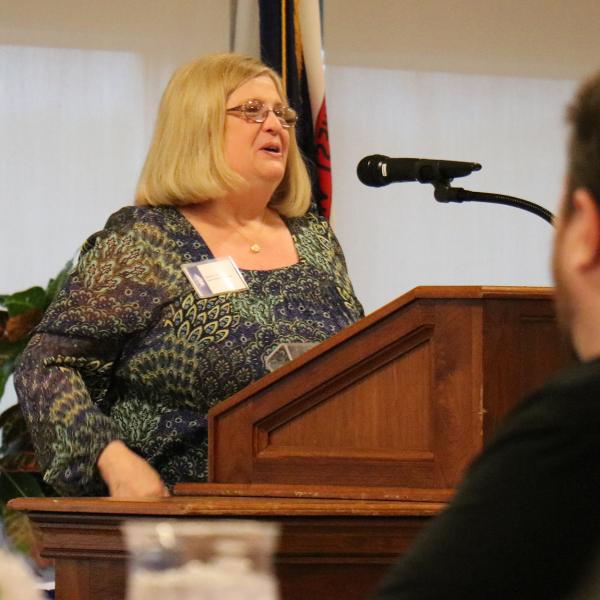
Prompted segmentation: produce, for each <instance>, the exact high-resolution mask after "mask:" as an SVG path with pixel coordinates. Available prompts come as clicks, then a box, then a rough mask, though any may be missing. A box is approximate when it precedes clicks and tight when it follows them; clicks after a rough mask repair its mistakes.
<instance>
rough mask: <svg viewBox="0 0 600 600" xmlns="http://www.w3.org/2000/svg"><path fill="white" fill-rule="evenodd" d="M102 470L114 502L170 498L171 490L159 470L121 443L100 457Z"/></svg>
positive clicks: (114, 443)
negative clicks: (118, 500) (131, 499)
mask: <svg viewBox="0 0 600 600" xmlns="http://www.w3.org/2000/svg"><path fill="white" fill-rule="evenodd" d="M98 469H99V471H100V475H102V479H104V481H105V482H106V485H107V486H108V491H109V492H110V496H111V497H112V498H164V497H167V496H169V490H168V489H167V487H166V486H165V484H164V483H163V482H162V480H161V478H160V476H159V474H158V473H157V472H156V470H155V469H154V468H153V467H151V466H150V465H149V464H148V462H147V461H145V460H144V459H143V458H142V457H141V456H139V455H138V454H136V453H135V452H133V451H131V450H130V449H129V448H128V447H127V446H126V445H125V444H124V443H123V442H122V441H121V440H114V441H112V442H110V444H108V445H107V446H106V448H104V450H103V451H102V452H101V453H100V456H99V457H98Z"/></svg>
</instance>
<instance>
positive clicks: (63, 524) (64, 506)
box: [12, 286, 568, 600]
mask: <svg viewBox="0 0 600 600" xmlns="http://www.w3.org/2000/svg"><path fill="white" fill-rule="evenodd" d="M567 361H568V357H567V354H566V352H565V351H563V350H562V346H561V344H560V342H559V337H558V335H557V332H556V329H555V323H554V311H553V306H552V291H551V290H549V289H544V288H490V287H474V286H473V287H421V288H416V289H414V290H412V291H411V292H409V293H408V294H405V295H404V296H402V297H400V298H398V299H397V300H395V301H394V302H392V303H390V304H388V305H387V306H385V307H383V308H382V309H380V310H378V311H376V312H375V313H373V314H371V315H369V316H368V317H366V318H365V319H363V320H361V321H360V322H359V323H356V324H355V325H353V326H352V327H350V328H348V329H346V330H345V331H343V332H341V333H339V334H338V335H336V336H334V337H333V338H330V339H329V340H327V341H326V342H324V343H323V344H321V345H319V346H318V347H316V348H313V349H312V350H310V351H309V352H307V353H306V354H304V355H302V356H301V357H299V358H298V359H296V360H295V361H293V362H291V363H289V364H287V365H285V366H283V367H282V368H280V369H279V370H277V371H276V372H274V373H271V374H270V375H268V376H266V377H264V378H263V379H261V380H260V381H257V382H255V383H254V384H252V385H250V386H249V387H248V388H246V389H244V390H242V391H241V392H239V393H238V394H236V395H235V396H233V397H231V398H229V399H228V400H226V401H224V402H222V403H220V404H219V405H217V406H216V407H214V408H213V409H212V410H211V411H210V413H209V443H210V482H209V483H207V484H197V483H189V484H180V485H178V486H177V487H176V490H175V493H176V497H174V498H170V499H168V500H163V501H155V502H134V501H131V502H127V501H114V500H110V499H76V500H74V499H66V498H65V499H21V500H16V501H13V502H12V506H13V507H14V508H17V509H19V510H26V511H28V512H29V514H30V515H31V516H32V518H33V520H34V521H35V522H37V523H38V525H39V526H40V528H41V531H42V535H43V543H44V547H45V555H46V556H48V557H50V558H55V559H56V561H57V598H58V599H59V600H66V599H70V598H73V599H75V598H78V599H81V598H96V597H102V598H105V599H109V600H110V599H112V598H122V597H123V593H124V591H123V590H124V587H123V586H124V581H125V558H126V552H125V550H124V548H123V542H122V539H121V536H120V533H119V525H120V523H121V522H122V521H123V520H124V519H131V518H147V517H160V518H182V517H187V518H221V517H228V518H232V517H234V518H241V517H252V518H259V519H263V518H264V519H270V520H277V521H279V522H281V523H282V526H283V531H282V540H281V547H280V552H279V553H278V555H277V557H276V568H277V572H278V575H279V578H280V581H281V585H282V598H283V599H284V600H296V599H298V600H300V599H306V598H317V597H322V598H327V599H328V600H336V599H337V598H340V599H342V598H344V600H353V599H356V600H358V599H359V598H364V597H365V595H366V593H367V592H368V591H369V590H370V589H372V587H373V586H374V585H375V584H376V582H377V581H378V580H379V579H380V577H381V576H382V574H383V573H384V572H385V571H386V570H387V568H388V567H389V566H390V565H391V564H392V563H393V562H394V561H395V560H396V558H397V556H398V555H399V554H401V553H402V552H404V550H405V549H406V548H407V547H408V545H409V544H410V542H411V541H412V540H413V539H414V537H415V536H416V535H417V533H418V531H419V530H420V529H421V527H422V526H423V524H424V523H425V522H426V521H427V519H429V518H430V517H431V516H433V515H435V514H437V512H438V511H439V510H440V509H441V508H442V507H443V505H444V504H443V502H444V501H445V500H447V499H448V498H449V497H450V496H451V494H452V492H453V489H454V488H455V486H456V484H457V483H458V482H459V480H460V479H461V477H462V475H463V473H464V470H465V468H466V467H467V465H468V463H469V462H470V460H471V459H472V458H473V456H474V455H475V454H476V453H477V452H478V451H479V450H480V449H481V447H482V445H483V444H484V443H485V441H486V439H488V438H489V436H490V435H491V434H492V433H493V432H494V430H495V429H496V427H497V425H498V423H499V421H500V420H501V418H502V417H503V416H504V415H505V413H506V412H507V411H508V410H509V409H510V408H511V406H512V405H513V404H514V403H515V402H516V401H517V400H518V399H519V398H520V397H522V396H523V394H525V393H527V392H528V391H530V390H531V389H532V388H534V387H535V386H537V385H539V384H540V383H541V382H542V381H543V380H544V379H545V378H546V377H547V376H548V375H549V374H551V373H552V372H553V371H555V370H557V369H558V368H559V367H560V366H562V365H564V364H566V363H567ZM107 582H112V583H111V584H110V585H109V584H108V583H107Z"/></svg>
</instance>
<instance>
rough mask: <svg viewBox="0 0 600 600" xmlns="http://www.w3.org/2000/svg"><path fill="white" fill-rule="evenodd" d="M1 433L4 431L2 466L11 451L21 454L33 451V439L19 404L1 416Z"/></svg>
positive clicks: (0, 446)
mask: <svg viewBox="0 0 600 600" xmlns="http://www.w3.org/2000/svg"><path fill="white" fill-rule="evenodd" d="M0 431H2V443H1V444H0V466H1V464H2V463H1V461H2V459H3V457H4V455H5V454H10V453H11V451H19V452H20V451H23V450H30V449H31V438H30V436H29V431H28V430H27V424H26V423H25V418H24V417H23V412H22V411H21V407H20V406H19V405H18V404H14V405H13V406H10V407H9V408H7V409H6V410H5V411H4V412H3V413H2V414H0Z"/></svg>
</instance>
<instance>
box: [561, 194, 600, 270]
mask: <svg viewBox="0 0 600 600" xmlns="http://www.w3.org/2000/svg"><path fill="white" fill-rule="evenodd" d="M571 202H572V205H573V208H572V211H571V214H570V215H569V217H568V224H565V227H566V229H568V230H569V232H568V233H566V235H568V236H569V238H570V243H569V253H571V264H572V265H573V266H574V267H575V268H579V269H583V270H588V269H590V268H594V267H596V266H600V205H598V204H597V203H596V200H595V199H594V197H593V196H592V194H591V192H590V191H589V190H588V189H586V188H577V189H576V190H575V191H574V192H573V195H572V197H571Z"/></svg>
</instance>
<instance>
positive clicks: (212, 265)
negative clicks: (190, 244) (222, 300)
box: [181, 256, 248, 298]
mask: <svg viewBox="0 0 600 600" xmlns="http://www.w3.org/2000/svg"><path fill="white" fill-rule="evenodd" d="M181 269H182V270H183V272H184V273H185V276H186V277H187V278H188V279H189V281H190V283H191V284H192V286H193V288H194V290H196V293H197V294H198V296H200V298H210V297H211V296H217V295H219V294H229V293H231V292H240V291H242V290H247V289H248V284H247V283H246V282H245V281H244V277H243V276H242V274H241V273H240V270H239V269H238V267H237V265H236V264H235V262H234V261H233V258H231V256H228V257H227V258H215V259H212V260H204V261H201V262H195V263H186V264H184V265H181Z"/></svg>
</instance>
